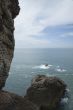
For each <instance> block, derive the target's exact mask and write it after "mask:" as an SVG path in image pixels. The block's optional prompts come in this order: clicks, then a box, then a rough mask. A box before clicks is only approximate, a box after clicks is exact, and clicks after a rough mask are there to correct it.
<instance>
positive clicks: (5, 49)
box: [0, 0, 20, 89]
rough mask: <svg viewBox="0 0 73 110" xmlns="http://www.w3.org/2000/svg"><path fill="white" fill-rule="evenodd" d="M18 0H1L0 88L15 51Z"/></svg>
mask: <svg viewBox="0 0 73 110" xmlns="http://www.w3.org/2000/svg"><path fill="white" fill-rule="evenodd" d="M19 10H20V8H19V4H18V0H0V89H2V87H4V85H5V81H6V79H7V77H8V72H9V69H10V65H11V61H12V58H13V53H14V46H15V41H14V18H15V17H16V16H17V15H18V14H19Z"/></svg>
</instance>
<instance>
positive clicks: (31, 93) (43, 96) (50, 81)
mask: <svg viewBox="0 0 73 110" xmlns="http://www.w3.org/2000/svg"><path fill="white" fill-rule="evenodd" d="M65 89H66V84H65V83H64V82H63V81H62V80H60V79H59V78H57V77H47V76H45V75H38V76H36V77H35V78H34V79H33V80H32V84H31V87H29V88H28V90H27V94H26V97H27V98H28V100H30V101H31V102H33V103H34V104H36V105H37V106H38V107H39V109H40V110H51V109H55V108H56V107H57V106H58V104H59V103H60V100H61V98H62V97H63V96H64V93H65Z"/></svg>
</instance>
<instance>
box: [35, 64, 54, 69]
mask: <svg viewBox="0 0 73 110" xmlns="http://www.w3.org/2000/svg"><path fill="white" fill-rule="evenodd" d="M52 66H53V65H47V66H46V65H43V64H42V65H39V66H35V67H34V68H35V69H37V68H38V69H49V68H50V67H52Z"/></svg>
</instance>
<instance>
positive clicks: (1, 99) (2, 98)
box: [0, 91, 38, 110]
mask: <svg viewBox="0 0 73 110" xmlns="http://www.w3.org/2000/svg"><path fill="white" fill-rule="evenodd" d="M0 110H38V107H37V106H36V105H34V104H33V103H32V102H30V101H28V100H27V99H26V98H23V97H21V96H18V95H16V94H13V93H9V92H6V91H0Z"/></svg>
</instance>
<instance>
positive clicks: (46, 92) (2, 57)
mask: <svg viewBox="0 0 73 110" xmlns="http://www.w3.org/2000/svg"><path fill="white" fill-rule="evenodd" d="M19 11H20V7H19V3H18V0H0V110H50V109H53V108H55V107H56V106H57V105H58V103H59V102H60V99H61V97H62V96H63V95H64V92H65V89H66V85H65V83H64V82H63V81H62V80H60V79H59V78H57V77H47V76H45V75H39V76H37V77H35V78H34V79H33V80H32V84H31V87H29V88H28V90H27V94H26V96H24V97H21V96H18V95H16V94H13V93H10V92H7V91H3V90H2V88H3V87H4V85H5V82H6V79H7V77H8V72H9V69H10V65H11V62H12V58H13V54H14V46H15V40H14V18H15V17H16V16H17V15H18V14H19Z"/></svg>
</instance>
